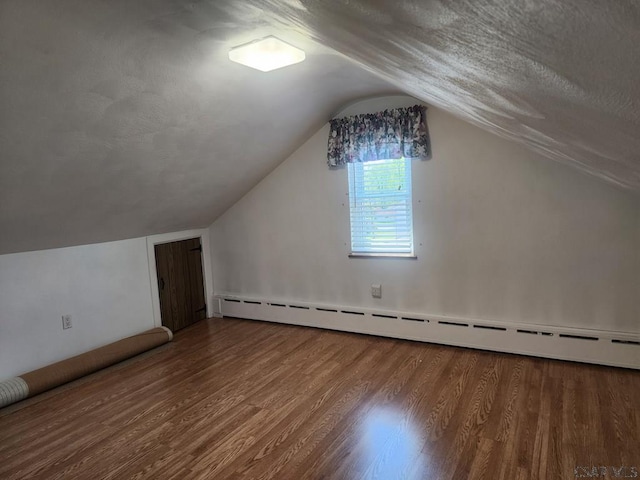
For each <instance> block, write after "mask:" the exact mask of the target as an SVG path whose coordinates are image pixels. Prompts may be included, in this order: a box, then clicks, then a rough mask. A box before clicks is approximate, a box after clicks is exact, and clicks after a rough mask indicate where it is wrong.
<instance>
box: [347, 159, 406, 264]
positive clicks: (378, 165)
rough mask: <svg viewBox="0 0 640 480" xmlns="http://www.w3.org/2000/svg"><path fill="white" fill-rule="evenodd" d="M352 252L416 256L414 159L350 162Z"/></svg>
mask: <svg viewBox="0 0 640 480" xmlns="http://www.w3.org/2000/svg"><path fill="white" fill-rule="evenodd" d="M348 170H349V206H350V211H351V252H352V253H354V254H358V253H360V254H376V253H378V254H391V255H393V254H398V255H413V215H412V208H411V160H410V159H405V158H399V159H397V160H396V159H394V160H375V161H370V162H364V163H349V164H348Z"/></svg>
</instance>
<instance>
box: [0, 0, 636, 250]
mask: <svg viewBox="0 0 640 480" xmlns="http://www.w3.org/2000/svg"><path fill="white" fill-rule="evenodd" d="M268 34H276V35H278V36H280V37H281V38H283V39H284V40H287V41H289V42H291V43H293V44H295V45H297V46H299V47H301V48H303V49H305V50H306V51H307V54H308V61H306V62H303V63H302V64H299V65H295V66H292V67H289V68H286V69H283V70H279V71H275V72H271V73H269V74H262V73H260V72H253V71H251V70H249V69H247V68H246V67H242V66H240V65H236V64H232V63H230V62H228V60H227V58H226V54H227V51H228V49H229V48H230V47H231V46H235V45H238V44H241V43H245V42H246V41H249V40H251V39H254V38H257V37H261V36H265V35H268ZM638 45H640V6H639V4H638V3H636V2H633V1H616V2H606V1H600V0H557V1H536V0H501V1H486V0H484V1H482V0H474V1H464V2H463V1H460V2H452V1H442V0H441V1H427V0H425V1H417V0H416V1H411V0H394V1H391V0H384V1H383V0H351V1H348V2H345V1H340V2H338V1H330V0H326V1H322V2H320V1H309V0H302V1H294V0H281V1H275V0H260V1H258V0H246V1H240V0H238V1H234V0H222V1H192V2H186V1H177V0H174V1H171V0H137V1H135V2H131V1H124V0H103V1H98V0H75V1H72V0H58V1H56V2H52V1H48V0H39V1H38V0H15V1H7V0H0V65H1V67H0V253H6V252H12V251H22V250H33V249H39V248H50V247H56V246H62V245H72V244H82V243H91V242H97V241H106V240H114V239H118V238H127V237H136V236H143V235H147V234H152V233H161V232H167V231H177V230H181V229H186V228H194V227H203V226H206V225H208V224H209V223H211V221H213V220H214V219H215V218H216V217H217V216H218V215H219V214H220V213H221V212H222V211H224V210H225V209H226V208H227V207H228V206H229V205H231V204H232V203H233V202H234V201H236V200H237V199H238V198H239V197H240V196H241V195H243V194H244V193H246V191H247V190H248V189H249V188H250V187H251V186H252V185H254V184H255V183H256V182H257V181H259V180H260V179H261V178H262V177H263V176H264V175H265V174H266V173H267V172H268V171H270V170H271V169H272V168H273V167H274V166H275V165H277V164H278V163H279V162H280V161H281V160H282V159H283V158H285V157H286V156H287V155H288V154H289V153H290V152H291V151H292V150H293V149H294V148H295V147H297V146H298V145H299V144H300V143H302V141H304V140H305V139H306V137H307V136H308V135H309V134H310V133H311V132H312V131H314V130H315V129H316V128H318V127H319V126H320V125H321V124H323V123H324V122H325V121H326V120H327V119H328V118H329V117H330V115H331V114H332V113H334V112H335V111H336V110H337V109H338V108H339V107H340V106H342V105H343V104H344V103H346V102H349V101H352V100H354V99H357V98H359V97H362V96H368V95H374V94H383V93H394V92H396V91H398V90H402V91H404V92H407V93H409V94H411V95H414V96H416V97H418V98H421V99H422V100H424V101H426V102H428V103H431V104H434V105H436V106H439V107H441V108H444V109H445V110H448V111H450V112H452V113H454V114H456V115H458V116H461V117H463V118H466V119H468V120H470V121H471V122H473V123H475V124H477V125H480V126H481V127H483V128H486V129H488V130H490V131H492V132H494V133H497V134H499V135H503V136H506V137H509V138H513V139H515V140H517V141H520V142H523V143H525V144H526V145H528V146H530V147H531V148H533V149H534V150H536V151H538V152H541V153H543V154H544V155H546V156H548V157H550V158H552V159H555V160H558V161H561V162H564V163H568V164H571V165H574V166H576V167H578V168H579V169H581V170H582V171H583V172H587V173H590V174H592V175H596V176H598V177H600V178H603V179H606V180H608V181H610V182H614V183H616V184H618V185H620V186H623V187H627V188H631V189H633V190H635V191H640V110H639V107H638V102H639V101H640V82H638V78H640V49H639V47H638ZM329 48H331V49H334V50H330V49H329ZM336 52H340V53H341V54H342V55H340V54H338V53H336ZM343 55H344V56H343ZM347 58H348V59H347ZM392 85H393V86H392Z"/></svg>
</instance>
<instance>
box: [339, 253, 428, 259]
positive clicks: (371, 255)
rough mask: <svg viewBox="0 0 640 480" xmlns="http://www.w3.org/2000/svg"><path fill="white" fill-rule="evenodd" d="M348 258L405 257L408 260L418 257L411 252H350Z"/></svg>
mask: <svg viewBox="0 0 640 480" xmlns="http://www.w3.org/2000/svg"><path fill="white" fill-rule="evenodd" d="M349 258H406V259H408V260H417V259H418V257H417V256H416V255H414V254H413V253H350V254H349Z"/></svg>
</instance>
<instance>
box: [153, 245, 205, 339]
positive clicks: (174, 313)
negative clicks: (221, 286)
mask: <svg viewBox="0 0 640 480" xmlns="http://www.w3.org/2000/svg"><path fill="white" fill-rule="evenodd" d="M155 252H156V269H157V272H158V291H159V293H160V313H161V315H162V325H164V326H165V327H167V328H169V329H170V330H171V331H173V332H177V331H178V330H180V329H182V328H184V327H187V326H189V325H191V324H192V323H195V322H197V321H198V320H202V319H203V318H205V317H206V316H207V307H206V304H205V300H204V282H203V279H202V245H201V244H200V239H199V238H191V239H189V240H182V241H179V242H171V243H162V244H159V245H156V246H155Z"/></svg>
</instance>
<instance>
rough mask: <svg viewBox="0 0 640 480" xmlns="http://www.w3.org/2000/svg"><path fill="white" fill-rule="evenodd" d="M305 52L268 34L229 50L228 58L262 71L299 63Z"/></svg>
mask: <svg viewBox="0 0 640 480" xmlns="http://www.w3.org/2000/svg"><path fill="white" fill-rule="evenodd" d="M304 59H305V54H304V52H303V51H302V50H300V49H299V48H296V47H294V46H292V45H289V44H288V43H285V42H283V41H282V40H280V39H279V38H276V37H273V36H269V37H265V38H262V39H260V40H254V41H253V42H249V43H245V44H244V45H240V46H238V47H234V48H232V49H231V50H229V60H231V61H232V62H236V63H240V64H242V65H246V66H247V67H251V68H255V69H256V70H261V71H263V72H269V71H271V70H275V69H277V68H282V67H286V66H288V65H293V64H294V63H300V62H301V61H303V60H304Z"/></svg>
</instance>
